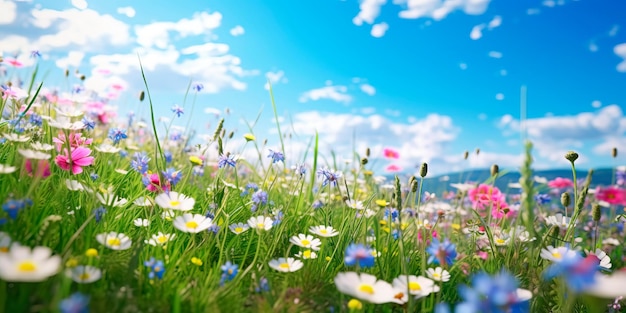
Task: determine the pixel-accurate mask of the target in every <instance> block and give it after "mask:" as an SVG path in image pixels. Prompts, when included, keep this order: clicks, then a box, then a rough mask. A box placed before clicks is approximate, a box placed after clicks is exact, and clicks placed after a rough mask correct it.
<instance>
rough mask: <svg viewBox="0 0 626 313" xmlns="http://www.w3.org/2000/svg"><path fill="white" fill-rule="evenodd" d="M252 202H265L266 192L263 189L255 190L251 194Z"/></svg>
mask: <svg viewBox="0 0 626 313" xmlns="http://www.w3.org/2000/svg"><path fill="white" fill-rule="evenodd" d="M251 200H252V202H254V203H255V204H267V192H265V191H263V190H257V192H255V193H253V194H252V199H251Z"/></svg>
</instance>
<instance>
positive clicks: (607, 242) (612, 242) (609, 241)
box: [602, 238, 619, 246]
mask: <svg viewBox="0 0 626 313" xmlns="http://www.w3.org/2000/svg"><path fill="white" fill-rule="evenodd" d="M602 244H603V245H608V246H619V240H617V239H615V238H606V239H604V240H602Z"/></svg>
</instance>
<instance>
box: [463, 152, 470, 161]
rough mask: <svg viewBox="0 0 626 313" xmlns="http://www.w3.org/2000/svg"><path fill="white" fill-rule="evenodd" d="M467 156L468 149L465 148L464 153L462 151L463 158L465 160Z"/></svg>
mask: <svg viewBox="0 0 626 313" xmlns="http://www.w3.org/2000/svg"><path fill="white" fill-rule="evenodd" d="M468 157H469V151H467V150H465V153H463V160H467V158H468Z"/></svg>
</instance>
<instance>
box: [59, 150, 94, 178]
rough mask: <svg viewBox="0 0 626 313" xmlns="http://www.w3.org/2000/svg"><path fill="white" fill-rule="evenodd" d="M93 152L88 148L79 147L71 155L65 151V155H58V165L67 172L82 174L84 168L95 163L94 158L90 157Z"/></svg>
mask: <svg viewBox="0 0 626 313" xmlns="http://www.w3.org/2000/svg"><path fill="white" fill-rule="evenodd" d="M89 154H91V150H90V149H88V148H83V147H77V148H73V149H72V153H71V155H69V156H68V155H67V150H65V154H59V155H57V157H56V159H55V161H56V163H57V165H58V166H59V167H60V168H61V169H63V170H65V171H69V170H70V169H71V170H72V174H74V175H76V174H80V173H82V172H83V167H84V166H89V165H91V164H92V163H93V160H94V157H92V156H90V155H89Z"/></svg>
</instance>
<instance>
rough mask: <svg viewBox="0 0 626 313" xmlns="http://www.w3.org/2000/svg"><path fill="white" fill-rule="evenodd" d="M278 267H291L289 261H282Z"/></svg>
mask: <svg viewBox="0 0 626 313" xmlns="http://www.w3.org/2000/svg"><path fill="white" fill-rule="evenodd" d="M278 267H280V268H284V269H289V263H280V265H278Z"/></svg>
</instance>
